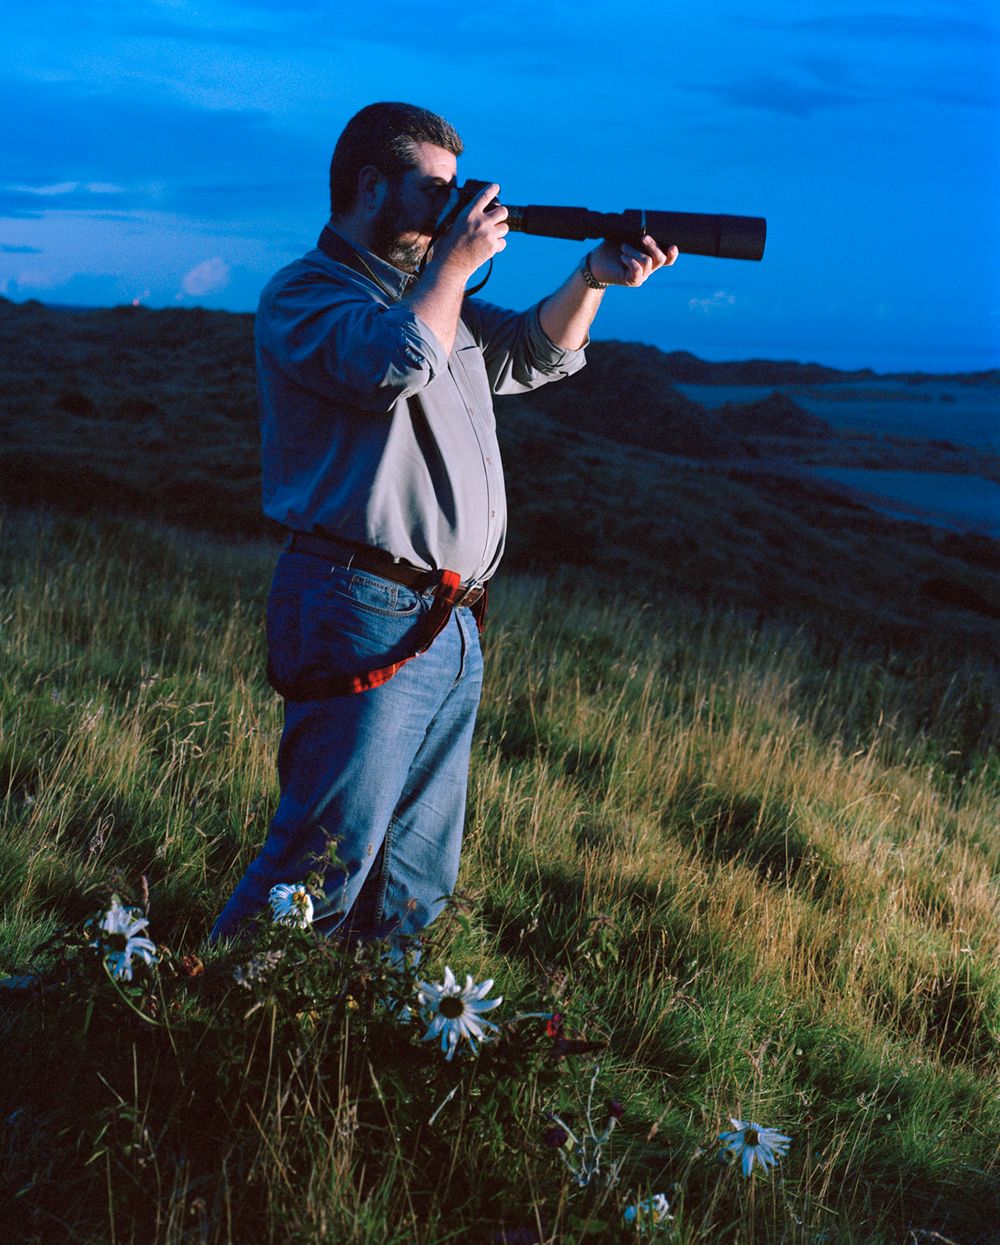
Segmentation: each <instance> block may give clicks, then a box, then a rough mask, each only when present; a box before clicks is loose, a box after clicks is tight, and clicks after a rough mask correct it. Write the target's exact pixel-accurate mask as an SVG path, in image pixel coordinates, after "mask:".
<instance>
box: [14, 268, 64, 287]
mask: <svg viewBox="0 0 1000 1245" xmlns="http://www.w3.org/2000/svg"><path fill="white" fill-rule="evenodd" d="M14 279H15V281H16V283H17V285H18V287H19V288H20V289H22V290H51V289H54V288H55V287H56V286H57V285H62V284H63V282H64V281H65V280H66V278H65V277H63V276H60V275H59V273H57V272H56V271H55V270H54V269H52V268H25V269H23V270H22V271H21V272H19V273H18V274H17V276H16V277H15V278H14Z"/></svg>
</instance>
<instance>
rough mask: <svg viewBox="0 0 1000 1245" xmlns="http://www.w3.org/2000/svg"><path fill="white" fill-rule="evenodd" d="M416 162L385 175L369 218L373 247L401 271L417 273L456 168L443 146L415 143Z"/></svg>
mask: <svg viewBox="0 0 1000 1245" xmlns="http://www.w3.org/2000/svg"><path fill="white" fill-rule="evenodd" d="M414 155H415V157H416V164H415V165H414V166H413V167H412V168H409V169H407V170H406V172H405V173H393V174H391V175H390V176H389V177H388V178H387V182H388V188H387V190H386V194H385V198H384V199H383V200H382V203H381V205H380V206H379V209H378V212H377V214H376V216H375V218H374V220H373V221H372V236H373V243H374V245H373V246H372V250H373V251H374V252H375V254H376V255H380V256H381V257H382V258H383V259H387V260H388V261H389V263H390V264H394V265H395V266H396V267H397V268H401V269H402V270H403V272H416V270H417V268H418V266H419V264H420V261H421V259H423V257H424V254H425V252H426V250H427V248H428V246H430V241H431V237H432V235H433V233H434V227H435V225H436V224H437V221H438V217H439V216H440V215H441V212H442V210H443V209H444V207H445V205H446V203H447V202H448V196H449V194H450V192H451V189H452V187H453V186H454V185H455V183H456V177H455V172H456V169H457V167H458V164H457V161H456V160H455V157H454V156H453V155H452V153H451V152H450V151H446V150H445V149H444V148H443V147H435V146H433V145H432V144H431V143H417V145H416V150H415V153H414Z"/></svg>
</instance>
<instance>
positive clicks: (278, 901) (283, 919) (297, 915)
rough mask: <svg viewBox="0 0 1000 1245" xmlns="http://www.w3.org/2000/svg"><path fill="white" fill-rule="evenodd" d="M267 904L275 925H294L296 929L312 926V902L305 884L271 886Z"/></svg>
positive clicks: (287, 883)
mask: <svg viewBox="0 0 1000 1245" xmlns="http://www.w3.org/2000/svg"><path fill="white" fill-rule="evenodd" d="M268 903H269V904H270V905H271V911H272V912H273V913H274V921H275V924H276V925H294V926H296V927H297V928H298V929H306V928H307V927H308V926H310V925H312V919H313V901H312V896H311V895H310V894H309V892H308V891H307V890H306V884H305V882H291V883H289V882H281V883H280V884H279V885H278V886H272V887H271V893H270V895H269V896H268Z"/></svg>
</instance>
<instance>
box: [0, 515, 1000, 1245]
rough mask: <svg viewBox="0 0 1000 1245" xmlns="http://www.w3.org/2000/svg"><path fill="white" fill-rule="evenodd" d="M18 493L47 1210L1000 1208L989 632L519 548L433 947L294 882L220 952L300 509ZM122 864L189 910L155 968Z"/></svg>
mask: <svg viewBox="0 0 1000 1245" xmlns="http://www.w3.org/2000/svg"><path fill="white" fill-rule="evenodd" d="M2 535H3V545H2V553H0V558H2V562H0V565H2V583H3V589H2V597H0V620H2V633H0V637H2V638H0V644H2V650H0V652H2V668H0V778H2V788H0V790H2V792H3V795H4V797H5V798H4V801H3V806H2V813H0V816H2V830H0V894H2V900H3V907H2V920H0V957H2V958H0V968H2V969H3V970H5V971H6V972H8V973H11V974H29V973H33V974H36V975H37V981H35V982H34V984H29V985H27V986H26V987H25V988H23V989H18V990H12V989H5V990H3V991H0V1035H2V1039H0V1040H2V1042H3V1061H4V1062H3V1066H4V1077H3V1088H2V1097H0V1155H2V1160H0V1161H2V1166H3V1182H4V1183H3V1190H4V1202H5V1206H6V1208H7V1209H6V1210H5V1219H6V1226H7V1230H8V1231H9V1232H13V1233H14V1235H13V1236H11V1238H10V1239H14V1240H18V1241H24V1242H33V1241H37V1242H48V1241H60V1242H63V1241H65V1242H81V1243H86V1245H98V1243H101V1245H104V1243H106V1242H115V1243H116V1245H117V1243H119V1242H121V1243H125V1242H129V1243H131V1242H139V1241H142V1242H144V1243H148V1242H154V1243H156V1245H180V1243H182V1242H184V1243H187V1242H199V1243H201V1242H212V1243H213V1245H214V1243H216V1242H220V1243H221V1242H239V1243H241V1245H242V1243H243V1242H250V1241H253V1242H265V1241H275V1242H288V1243H289V1245H291V1243H293V1242H295V1243H303V1245H304V1243H306V1242H309V1243H312V1242H316V1243H327V1242H329V1243H331V1245H332V1243H334V1242H342V1241H343V1242H378V1243H379V1245H382V1243H385V1242H399V1243H400V1245H402V1243H403V1242H406V1243H410V1242H414V1243H420V1245H432V1243H433V1245H437V1243H438V1242H442V1243H443V1242H446V1241H463V1242H464V1241H468V1242H474V1243H475V1242H490V1243H491V1245H492V1243H503V1242H508V1243H509V1242H515V1241H517V1242H521V1243H523V1245H527V1243H529V1242H541V1241H551V1242H557V1241H558V1242H566V1243H569V1242H586V1241H601V1240H607V1241H618V1240H637V1239H647V1238H649V1239H653V1238H656V1239H663V1240H666V1241H674V1242H680V1243H687V1242H702V1241H713V1242H719V1241H726V1242H728V1241H733V1242H736V1241H739V1242H769V1243H774V1242H789V1243H802V1245H805V1243H806V1242H810V1243H812V1242H816V1243H819V1242H828V1243H831V1245H836V1243H838V1242H843V1243H848V1242H850V1243H852V1245H854V1243H856V1245H861V1243H862V1242H864V1243H866V1245H867V1243H880V1242H881V1243H885V1245H888V1243H889V1242H897V1241H899V1242H903V1241H906V1242H913V1243H914V1245H916V1243H918V1242H922V1241H941V1240H945V1241H948V1240H950V1241H953V1242H957V1243H959V1245H986V1243H987V1242H991V1241H992V1242H995V1241H996V1240H997V1227H996V1225H997V1223H998V1221H1000V1185H998V1166H1000V1165H998V1156H1000V1141H998V1138H1000V1093H998V1071H1000V1058H998V1050H1000V1048H998V1040H1000V956H998V951H1000V945H998V944H1000V938H998V921H997V907H996V882H997V877H998V874H1000V836H998V834H997V829H996V807H997V799H998V796H1000V766H998V764H997V755H996V750H995V743H996V739H995V732H996V718H995V705H996V703H997V699H996V695H997V672H996V669H995V667H993V666H991V665H990V663H989V662H988V660H986V659H985V658H977V659H975V660H973V659H971V658H969V659H967V660H964V661H963V660H962V659H958V660H956V659H955V657H954V656H953V655H951V654H944V653H936V652H934V651H933V649H928V650H927V651H925V652H923V653H919V652H916V651H911V652H910V653H908V654H906V655H904V654H897V655H895V656H892V655H889V656H887V655H886V654H885V653H880V654H879V656H878V658H877V659H876V658H875V657H873V656H872V655H871V653H870V652H866V651H865V650H863V649H852V648H851V647H850V646H848V645H846V644H845V645H842V646H839V650H838V651H837V653H836V655H835V657H832V658H831V657H830V655H829V649H828V648H827V647H820V646H818V645H817V644H816V643H815V642H814V641H813V640H812V639H811V638H810V636H809V635H807V634H805V633H797V632H795V631H793V630H791V629H789V628H787V627H781V626H778V625H769V624H766V623H757V622H755V621H753V620H748V619H747V618H745V617H741V616H739V615H737V614H727V613H724V612H721V611H718V610H711V609H705V608H696V607H694V606H692V605H690V604H686V603H685V602H684V601H683V600H681V599H679V598H676V597H670V596H662V597H659V598H657V599H656V600H653V601H650V600H646V601H644V602H641V603H636V602H633V601H629V600H627V599H625V598H622V597H615V596H614V595H613V594H612V593H610V592H609V591H608V589H607V587H606V586H605V585H603V584H602V583H601V582H599V581H595V582H594V583H593V584H584V585H583V586H581V584H580V577H579V576H577V577H576V579H575V580H574V581H573V582H569V581H565V582H562V581H560V580H558V579H555V580H548V581H545V580H542V579H538V578H512V579H506V580H501V582H500V583H499V584H498V585H497V588H496V590H495V592H494V594H493V601H492V607H491V618H490V623H489V627H488V629H487V632H486V636H485V646H486V650H487V671H488V674H487V686H486V691H485V696H484V702H483V707H482V712H481V717H480V725H479V729H478V734H477V738H476V743H475V749H474V756H473V765H472V782H471V787H470V807H469V819H468V832H467V840H466V846H465V852H464V858H463V866H462V876H461V879H460V894H459V895H457V896H456V897H455V898H454V901H453V903H452V905H451V906H450V908H449V911H448V914H447V915H446V917H445V918H442V920H441V921H440V922H438V924H437V926H435V927H432V929H431V931H430V932H429V933H430V936H429V940H428V943H427V945H426V946H425V947H424V949H423V958H422V960H421V961H420V964H419V967H413V966H409V967H407V966H405V965H402V966H397V967H393V966H392V965H390V964H389V963H388V962H387V961H386V960H385V959H384V958H380V956H379V955H378V953H377V952H378V949H377V948H374V949H372V948H361V949H351V948H347V947H342V946H340V945H339V944H332V943H329V942H326V941H324V940H322V939H319V938H317V937H315V936H314V935H313V933H312V931H311V930H310V929H301V930H300V929H294V928H287V927H282V926H277V925H270V924H268V923H267V922H265V923H263V924H262V925H261V928H260V930H259V932H258V935H257V938H256V941H255V943H254V946H253V947H252V948H250V949H248V948H242V949H240V948H236V949H228V950H227V949H222V950H218V951H209V950H208V949H207V948H206V947H205V946H204V937H205V934H206V932H207V929H208V928H209V926H210V924H211V921H212V919H213V917H214V915H215V913H216V912H217V911H218V909H219V908H220V907H221V905H222V903H223V902H224V900H225V898H226V897H227V895H228V893H229V891H230V889H231V887H232V885H233V884H234V882H235V880H236V878H237V877H238V876H239V874H240V872H241V871H242V869H243V868H244V867H245V865H246V863H247V861H248V860H249V859H250V857H251V856H252V855H253V854H254V852H255V850H256V847H257V845H258V844H259V842H260V840H261V837H262V835H263V834H264V831H265V828H266V824H267V820H268V817H269V815H270V812H271V811H272V810H273V807H274V804H275V799H276V791H275V774H274V756H275V750H276V744H277V735H278V731H279V727H280V702H279V701H278V699H277V698H276V697H275V696H274V694H273V693H272V692H271V691H270V690H269V689H268V688H267V686H266V683H265V682H264V679H263V673H262V672H263V666H264V662H263V651H262V627H261V620H262V611H263V600H264V595H265V593H266V587H267V582H268V578H269V573H270V567H271V564H272V561H273V556H274V553H273V550H272V549H271V548H270V547H269V546H267V545H262V544H249V543H248V544H245V545H237V546H234V545H233V544H232V543H226V544H222V543H214V542H213V541H212V540H211V539H208V538H204V539H200V538H195V537H192V536H190V535H185V534H182V533H179V532H177V531H174V530H171V529H168V528H161V527H154V526H151V525H143V524H139V523H136V522H130V521H127V520H123V519H111V518H106V519H94V520H84V519H72V520H71V519H57V518H52V517H46V516H43V515H39V514H33V513H30V512H12V513H8V514H7V515H5V516H4V519H3V530H2ZM298 880H299V879H291V878H290V879H289V881H290V882H294V881H298ZM113 891H117V893H118V894H120V895H121V896H122V897H123V898H125V899H127V900H128V901H130V902H133V903H138V904H141V906H142V907H143V910H144V913H145V916H146V917H148V920H149V927H148V931H147V932H148V933H149V934H150V935H151V936H152V937H153V939H154V941H155V943H156V944H157V947H158V951H157V956H158V962H157V963H156V964H155V965H153V966H151V967H150V968H148V969H147V968H146V967H145V966H144V965H142V964H138V963H137V965H136V970H135V973H134V976H133V978H132V980H130V981H123V980H115V979H113V977H112V975H111V974H110V973H109V972H108V971H106V969H105V966H104V964H105V960H104V956H103V953H102V951H101V946H102V944H101V941H100V937H101V935H100V934H99V933H95V930H97V929H98V928H99V927H98V926H97V925H96V924H95V917H100V914H101V913H102V912H106V911H107V909H108V905H109V904H110V903H111V895H112V892H113ZM88 922H90V924H89V925H88ZM268 953H269V954H268ZM255 956H259V957H263V958H261V959H254V957H255ZM254 964H255V965H256V968H254V969H252V970H251V967H250V966H251V965H254ZM446 965H448V966H451V967H452V968H453V969H454V970H455V972H456V974H457V975H458V976H459V978H460V979H461V978H462V977H464V974H466V973H470V974H472V976H473V977H474V978H475V980H476V981H480V980H482V979H484V978H493V979H495V986H494V991H493V992H494V993H496V994H499V995H502V996H503V1000H504V1001H503V1004H502V1006H500V1007H498V1008H497V1009H496V1010H494V1011H492V1012H491V1013H490V1019H491V1020H495V1021H496V1022H497V1023H498V1024H499V1025H500V1031H499V1033H498V1035H496V1036H495V1037H494V1040H492V1041H489V1042H486V1043H484V1044H483V1045H482V1046H481V1048H480V1050H479V1053H478V1054H474V1053H473V1052H472V1051H471V1050H470V1049H467V1048H466V1047H465V1044H464V1043H463V1044H462V1049H461V1050H459V1051H458V1052H457V1053H456V1055H455V1057H454V1059H452V1060H447V1059H445V1057H444V1054H443V1053H442V1051H441V1049H440V1047H439V1045H438V1044H437V1043H436V1042H424V1041H422V1040H421V1039H422V1036H423V1033H424V1030H425V1028H426V1024H425V1021H423V1020H422V1019H421V1017H420V1014H419V1012H420V1004H419V996H418V990H419V986H418V978H419V979H420V980H423V981H431V982H438V981H440V980H441V978H442V974H443V972H444V968H445V966H446ZM524 1013H531V1015H528V1016H524V1015H523V1014H524ZM519 1015H521V1016H522V1018H521V1019H517V1017H518V1016H519ZM731 1118H736V1119H738V1120H742V1121H755V1122H757V1121H759V1122H760V1124H762V1125H764V1126H767V1127H771V1128H774V1129H777V1130H778V1131H779V1132H781V1133H782V1134H785V1135H787V1136H789V1137H791V1139H792V1140H791V1144H790V1146H789V1149H788V1154H787V1156H786V1157H785V1158H784V1159H783V1160H782V1161H781V1162H780V1164H779V1166H778V1167H777V1168H776V1170H774V1171H771V1172H766V1173H762V1172H760V1171H756V1172H755V1173H754V1174H753V1175H752V1176H751V1177H750V1178H748V1179H747V1178H744V1177H743V1175H742V1173H741V1171H740V1166H739V1164H738V1163H737V1164H735V1165H725V1164H722V1163H720V1162H719V1161H718V1153H719V1149H720V1146H719V1141H718V1136H719V1133H720V1132H722V1131H726V1130H730V1129H731V1128H732V1126H731V1124H730V1119H731ZM570 1134H572V1136H570ZM605 1134H606V1136H605ZM601 1137H604V1138H605V1139H604V1141H603V1142H602V1143H601V1145H602V1152H601V1160H602V1161H601V1163H600V1164H599V1170H596V1171H594V1172H593V1173H592V1174H590V1175H586V1173H585V1176H586V1178H581V1171H582V1157H583V1156H584V1155H585V1154H590V1155H592V1153H593V1148H594V1144H595V1139H596V1140H599V1139H600V1138H601ZM573 1138H575V1140H576V1144H575V1145H574V1144H573ZM588 1147H589V1149H588ZM608 1173H611V1174H612V1175H617V1181H609V1180H608V1179H607V1175H608ZM661 1193H663V1194H666V1196H667V1198H668V1199H669V1202H670V1211H671V1214H672V1215H673V1218H672V1219H671V1220H669V1221H667V1220H665V1219H664V1220H662V1221H659V1222H656V1221H654V1219H653V1217H652V1215H651V1214H648V1213H647V1214H642V1213H639V1214H636V1215H634V1216H632V1218H631V1221H626V1219H624V1218H623V1211H627V1210H628V1208H629V1207H630V1206H631V1207H636V1206H641V1205H642V1203H643V1201H644V1200H646V1201H647V1204H648V1205H653V1203H651V1202H648V1199H651V1198H654V1197H655V1195H657V1194H661ZM657 1205H659V1204H658V1203H657Z"/></svg>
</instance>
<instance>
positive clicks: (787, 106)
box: [685, 74, 864, 117]
mask: <svg viewBox="0 0 1000 1245" xmlns="http://www.w3.org/2000/svg"><path fill="white" fill-rule="evenodd" d="M685 85H686V89H687V90H689V91H700V92H702V93H703V94H706V95H714V96H715V98H716V99H717V100H718V102H719V103H721V104H725V105H728V106H729V107H733V108H755V109H760V110H761V111H764V112H776V113H778V114H780V115H783V116H790V117H809V116H811V115H812V114H813V113H814V112H816V111H817V110H819V109H826V108H845V107H850V106H853V105H855V104H859V103H861V102H863V100H864V96H863V95H862V94H860V93H859V92H857V91H852V90H845V89H840V90H837V89H834V88H833V87H831V86H824V85H813V84H812V83H807V82H796V81H793V80H792V79H791V78H789V77H784V76H781V75H778V74H757V75H754V76H749V77H744V78H734V79H732V80H731V81H727V82H717V83H705V84H701V83H687V84H685Z"/></svg>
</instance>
